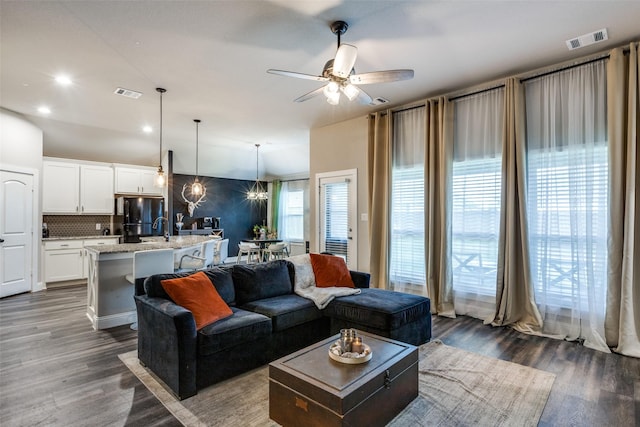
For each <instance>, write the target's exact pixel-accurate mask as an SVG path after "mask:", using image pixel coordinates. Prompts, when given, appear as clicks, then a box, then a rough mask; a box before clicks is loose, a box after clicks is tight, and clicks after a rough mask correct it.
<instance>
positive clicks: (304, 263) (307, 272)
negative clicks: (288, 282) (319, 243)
mask: <svg viewBox="0 0 640 427" xmlns="http://www.w3.org/2000/svg"><path fill="white" fill-rule="evenodd" d="M287 260H289V261H291V263H292V264H293V266H294V270H295V280H294V289H306V288H313V287H315V286H316V276H315V275H314V274H313V267H312V266H311V257H310V256H309V254H302V255H294V256H291V257H289V258H287Z"/></svg>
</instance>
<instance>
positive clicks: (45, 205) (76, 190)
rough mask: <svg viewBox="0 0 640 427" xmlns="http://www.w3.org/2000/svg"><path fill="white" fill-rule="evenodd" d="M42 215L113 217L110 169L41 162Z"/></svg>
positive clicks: (111, 172) (111, 175)
mask: <svg viewBox="0 0 640 427" xmlns="http://www.w3.org/2000/svg"><path fill="white" fill-rule="evenodd" d="M42 187H43V188H42V212H43V213H44V214H77V213H84V214H104V215H113V203H114V202H113V169H112V168H111V167H109V166H101V165H92V164H77V163H68V162H57V161H49V160H47V161H44V162H43V172H42Z"/></svg>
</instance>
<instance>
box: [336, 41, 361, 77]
mask: <svg viewBox="0 0 640 427" xmlns="http://www.w3.org/2000/svg"><path fill="white" fill-rule="evenodd" d="M357 56H358V48H357V47H355V46H351V45H350V44H341V45H340V47H339V48H338V51H337V52H336V57H335V59H334V60H333V75H334V76H336V77H341V78H347V77H349V74H351V70H352V69H353V66H354V64H355V63H356V57H357Z"/></svg>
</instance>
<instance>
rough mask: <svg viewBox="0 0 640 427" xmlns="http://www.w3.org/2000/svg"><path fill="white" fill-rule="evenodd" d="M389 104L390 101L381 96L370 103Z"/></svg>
mask: <svg viewBox="0 0 640 427" xmlns="http://www.w3.org/2000/svg"><path fill="white" fill-rule="evenodd" d="M388 102H389V100H388V99H385V98H383V97H381V96H379V97H377V98H373V99H372V100H371V102H370V103H369V105H382V104H387V103H388Z"/></svg>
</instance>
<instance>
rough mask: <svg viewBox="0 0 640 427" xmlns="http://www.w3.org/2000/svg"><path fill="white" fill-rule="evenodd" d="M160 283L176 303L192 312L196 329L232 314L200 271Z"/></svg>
mask: <svg viewBox="0 0 640 427" xmlns="http://www.w3.org/2000/svg"><path fill="white" fill-rule="evenodd" d="M160 284H161V285H162V287H163V288H164V290H165V292H166V293H167V294H169V296H170V297H171V299H173V301H175V303H176V304H178V305H180V306H182V307H184V308H186V309H187V310H189V311H190V312H191V313H192V314H193V317H194V319H195V321H196V329H198V330H200V329H202V328H203V327H205V326H207V325H210V324H212V323H213V322H216V321H218V320H220V319H224V318H225V317H229V316H231V315H232V314H233V311H231V309H230V308H229V306H228V305H227V303H226V302H224V300H223V299H222V297H221V296H220V294H219V293H218V291H217V290H216V287H215V286H213V283H211V280H209V278H208V277H207V275H206V274H204V273H203V272H202V271H199V272H197V273H195V274H192V275H190V276H186V277H178V278H176V279H167V280H162V281H161V282H160Z"/></svg>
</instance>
